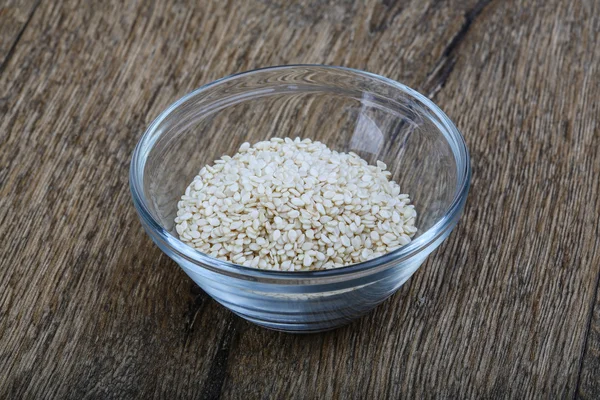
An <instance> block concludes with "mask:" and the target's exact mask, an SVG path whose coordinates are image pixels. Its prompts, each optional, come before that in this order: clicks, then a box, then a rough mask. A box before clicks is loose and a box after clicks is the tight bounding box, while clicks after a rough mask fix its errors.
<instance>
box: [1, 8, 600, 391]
mask: <svg viewBox="0 0 600 400" xmlns="http://www.w3.org/2000/svg"><path fill="white" fill-rule="evenodd" d="M195 3H198V4H195ZM0 4H1V5H0V63H1V64H0V115H1V119H0V221H1V225H0V243H1V246H2V257H1V261H0V265H1V268H0V397H1V398H14V399H20V398H73V399H80V398H132V397H137V398H150V397H159V398H181V397H184V398H185V397H195V398H217V397H219V396H221V397H222V398H246V399H252V398H288V397H290V398H307V399H311V398H316V397H317V396H319V397H321V398H331V397H333V398H340V399H345V398H373V399H378V398H385V397H390V398H398V397H403V398H423V397H425V398H428V397H447V398H465V397H468V398H499V397H512V398H557V397H561V398H565V397H568V398H572V397H581V398H590V399H592V398H596V399H598V398H600V296H599V295H598V290H599V288H598V282H599V278H600V241H599V237H600V228H599V219H600V177H599V176H600V126H599V119H600V118H599V117H600V2H598V1H595V0H582V1H574V2H569V1H557V0H527V1H517V0H509V1H503V0H491V1H490V0H481V1H475V0H464V1H459V2H450V1H434V0H425V1H421V0H410V1H390V0H383V1H375V0H373V1H368V2H364V4H363V2H362V1H354V2H353V1H336V2H333V1H320V0H304V1H302V2H299V3H294V4H293V5H287V4H288V2H287V1H285V0H279V1H274V0H264V1H259V0H250V1H200V2H194V1H189V2H184V1H169V2H150V1H142V0H140V1H128V2H119V1H102V2H100V1H79V2H76V1H50V0H43V1H39V0H12V1H11V0H8V1H6V0H3V1H2V2H0ZM291 63H323V64H333V65H343V66H348V67H354V68H359V69H364V70H367V71H371V72H374V73H378V74H381V75H385V76H387V77H390V78H392V79H395V80H398V81H401V82H404V83H406V84H407V85H409V86H411V87H414V88H416V89H418V90H420V91H421V92H422V93H425V94H427V95H428V96H430V97H431V98H432V99H433V100H434V101H435V102H436V103H437V104H438V105H439V106H440V107H441V108H442V109H443V110H445V111H446V112H447V114H448V115H449V116H450V117H451V118H452V119H453V120H454V121H455V122H456V124H457V125H458V127H459V129H461V131H462V132H463V134H464V136H465V138H466V141H467V144H468V146H469V149H470V151H471V156H472V166H473V181H472V189H471V192H470V194H469V199H468V201H467V206H466V210H465V215H464V217H463V219H462V220H461V222H460V224H459V226H458V227H457V229H456V230H455V231H454V232H453V233H452V235H451V236H450V238H449V239H448V240H447V241H446V242H445V243H444V244H443V245H442V246H441V247H440V248H439V249H438V250H437V251H436V252H435V253H433V254H432V256H431V257H430V258H429V259H428V261H427V263H426V264H424V265H423V267H422V268H421V269H420V270H419V271H418V272H417V273H416V274H415V275H414V276H413V277H412V278H411V280H410V281H409V282H408V283H407V284H406V285H404V286H403V287H402V288H401V289H400V291H399V292H398V293H397V294H396V295H394V296H393V297H391V298H390V299H389V300H388V301H386V302H385V303H384V304H382V305H381V306H379V307H378V308H377V309H376V310H375V311H374V312H373V313H371V314H369V315H368V316H366V317H364V318H362V319H361V320H358V321H357V322H355V323H353V324H351V325H349V326H347V327H344V328H341V329H338V330H335V331H332V332H328V333H324V334H314V335H305V336H295V335H289V334H283V333H277V332H271V331H267V330H264V329H261V328H258V327H256V326H254V325H251V324H249V323H247V322H245V321H243V320H241V319H239V318H237V317H235V316H233V315H232V313H230V312H229V311H227V310H226V309H224V308H223V307H221V306H220V305H218V304H216V303H215V302H214V301H212V300H211V299H210V298H209V297H208V296H207V295H206V294H204V293H203V292H202V291H201V290H200V289H198V288H197V287H196V286H195V285H194V284H193V283H192V281H191V280H190V279H189V278H188V277H187V276H185V275H184V273H183V272H182V271H181V270H180V269H179V268H178V267H177V265H176V264H175V263H174V262H172V261H171V260H170V259H168V258H167V257H166V256H165V255H164V254H162V253H161V252H160V251H159V249H158V248H157V247H156V246H154V245H153V244H152V242H151V241H150V239H149V238H148V237H147V236H146V235H145V233H144V232H143V231H142V228H141V225H140V223H139V221H138V219H137V216H136V214H135V212H134V209H133V206H132V203H131V199H130V195H129V188H128V170H129V160H130V155H131V152H132V150H133V148H134V146H135V144H136V142H137V141H138V139H139V138H140V136H141V134H142V133H143V131H144V129H145V128H146V126H147V125H148V124H149V122H150V121H151V120H152V119H153V118H154V117H155V116H156V115H157V114H158V113H159V112H160V111H161V110H163V109H164V108H165V107H166V106H167V105H169V104H170V103H171V102H173V101H174V100H175V99H177V98H178V97H180V96H182V95H183V94H185V93H187V92H189V91H190V90H192V89H193V88H196V87H198V86H200V85H202V84H204V83H207V82H210V81H212V80H214V79H217V78H219V77H222V76H225V75H228V74H231V73H234V72H239V71H244V70H249V69H252V68H256V67H261V66H268V65H277V64H291Z"/></svg>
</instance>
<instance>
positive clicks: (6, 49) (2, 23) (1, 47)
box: [0, 0, 39, 73]
mask: <svg viewBox="0 0 600 400" xmlns="http://www.w3.org/2000/svg"><path fill="white" fill-rule="evenodd" d="M38 4H39V1H37V0H3V1H2V2H0V73H2V71H3V70H4V66H5V64H6V62H7V61H8V59H9V58H10V55H11V53H12V52H13V51H14V47H15V46H16V44H17V42H18V41H19V39H20V37H21V35H22V34H23V31H24V30H25V28H26V27H27V24H28V23H29V21H30V20H31V17H32V16H33V13H34V11H35V9H36V7H37V6H38Z"/></svg>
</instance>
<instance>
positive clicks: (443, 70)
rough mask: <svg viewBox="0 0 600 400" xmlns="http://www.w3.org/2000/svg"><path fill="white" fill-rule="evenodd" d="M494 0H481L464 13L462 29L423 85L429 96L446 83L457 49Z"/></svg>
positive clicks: (451, 41) (449, 44)
mask: <svg viewBox="0 0 600 400" xmlns="http://www.w3.org/2000/svg"><path fill="white" fill-rule="evenodd" d="M491 2H492V0H480V1H479V2H477V4H475V6H474V7H473V8H472V9H470V10H469V11H467V12H466V13H465V14H464V19H465V20H464V22H463V24H462V25H461V27H460V29H459V30H458V32H456V34H455V35H454V36H453V37H452V39H451V40H450V43H448V45H447V46H446V47H445V48H444V50H443V51H442V57H441V58H440V60H439V61H438V62H437V64H436V65H435V67H434V68H433V70H432V71H431V72H430V73H429V74H427V77H426V78H425V83H424V85H423V87H424V88H425V90H424V91H425V92H426V93H427V96H429V97H433V96H435V95H436V94H437V93H438V92H439V91H440V90H441V89H442V88H443V87H444V86H445V85H446V81H447V80H448V77H449V76H450V74H451V73H452V71H453V70H454V66H455V65H456V54H455V52H456V49H457V48H458V46H459V45H460V43H462V42H463V41H464V39H465V37H466V36H467V33H468V32H469V30H470V29H471V26H473V23H474V22H475V20H476V19H477V17H479V16H480V15H481V13H482V12H483V10H484V9H485V8H486V7H487V6H488V5H490V4H491Z"/></svg>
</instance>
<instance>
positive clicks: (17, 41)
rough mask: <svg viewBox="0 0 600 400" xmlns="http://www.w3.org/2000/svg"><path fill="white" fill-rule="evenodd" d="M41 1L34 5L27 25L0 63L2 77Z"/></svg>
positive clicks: (26, 22)
mask: <svg viewBox="0 0 600 400" xmlns="http://www.w3.org/2000/svg"><path fill="white" fill-rule="evenodd" d="M41 1H42V0H37V1H36V2H35V4H34V5H33V7H32V8H31V11H30V12H29V15H28V16H27V21H25V23H24V24H23V27H22V28H21V30H20V31H19V33H18V34H17V37H16V38H15V40H14V42H13V44H12V45H11V46H10V48H9V49H8V52H7V53H6V56H5V57H4V60H2V62H1V63H0V75H2V73H3V72H4V69H5V68H6V66H7V65H8V63H9V61H10V59H11V58H12V56H13V54H14V52H15V49H16V48H17V44H18V43H19V41H20V40H21V37H22V36H23V33H24V32H25V29H27V27H28V26H29V22H30V21H31V19H32V18H33V14H34V13H35V10H37V8H38V6H39V5H40V2H41Z"/></svg>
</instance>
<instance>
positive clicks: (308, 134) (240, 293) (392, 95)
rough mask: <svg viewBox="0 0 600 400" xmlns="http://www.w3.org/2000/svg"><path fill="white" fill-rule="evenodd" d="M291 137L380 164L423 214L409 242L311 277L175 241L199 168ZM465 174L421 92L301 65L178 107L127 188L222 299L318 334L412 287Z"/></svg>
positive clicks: (252, 317) (234, 79) (441, 233)
mask: <svg viewBox="0 0 600 400" xmlns="http://www.w3.org/2000/svg"><path fill="white" fill-rule="evenodd" d="M296 136H299V137H301V138H310V139H313V140H319V141H321V142H323V143H325V144H326V145H327V146H329V147H330V148H332V149H334V150H338V151H343V152H348V151H353V152H355V153H357V154H358V155H360V156H361V157H363V158H364V159H366V160H367V161H369V163H372V164H374V163H375V161H376V160H381V161H383V162H385V163H386V164H387V165H388V169H389V170H390V171H391V172H392V179H394V180H396V181H397V182H398V183H399V184H400V187H401V189H402V193H408V194H410V197H411V199H412V201H413V204H414V205H415V208H416V210H417V213H418V217H417V226H418V228H419V230H418V232H417V234H416V236H415V237H414V238H413V241H412V242H411V243H409V244H408V245H406V246H404V247H401V248H400V249H398V250H396V251H394V252H392V253H388V254H386V255H384V256H382V257H379V258H376V259H373V260H370V261H367V262H364V263H360V264H354V265H351V266H347V267H344V268H338V269H333V270H327V271H314V272H279V271H264V270H258V269H253V268H248V267H244V266H240V265H236V264H232V263H228V262H224V261H221V260H218V259H215V258H212V257H210V256H208V255H207V254H203V253H201V252H199V251H197V250H195V249H193V248H191V247H189V246H187V245H186V244H184V243H182V242H181V241H179V239H178V237H177V233H176V231H175V226H174V221H173V220H174V218H175V216H176V212H177V202H178V201H179V199H180V197H181V195H182V194H183V193H184V191H185V189H186V187H187V186H188V185H189V183H190V182H191V181H192V179H193V178H194V176H195V175H196V174H197V173H198V171H199V170H200V169H201V168H202V167H203V166H204V165H206V164H212V163H213V162H214V160H216V159H218V158H220V157H221V156H222V155H224V154H229V155H232V154H233V153H235V152H236V150H237V149H238V148H239V146H240V145H241V144H242V143H243V142H250V143H255V142H257V141H260V140H266V139H269V138H271V137H291V138H294V137H296ZM470 176H471V170H470V166H469V154H468V151H467V148H466V146H465V142H464V140H463V138H462V136H461V134H460V133H459V132H458V130H457V129H456V127H455V126H454V125H453V124H452V122H451V121H450V120H449V119H448V117H447V116H446V115H445V114H444V113H443V112H442V111H441V110H440V109H439V108H438V107H437V106H436V105H435V104H433V103H432V102H431V101H430V100H429V99H427V98H426V97H425V96H423V95H421V94H419V93H417V92H415V91H414V90H412V89H410V88H408V87H406V86H404V85H402V84H400V83H397V82H394V81H392V80H390V79H387V78H383V77H381V76H378V75H374V74H371V73H367V72H363V71H358V70H352V69H348V68H339V67H329V66H319V65H294V66H281V67H272V68H265V69H259V70H255V71H250V72H245V73H241V74H238V75H233V76H230V77H227V78H224V79H221V80H218V81H216V82H213V83H210V84H208V85H206V86H203V87H201V88H199V89H197V90H195V91H194V92H192V93H190V94H188V95H186V96H184V97H183V98H182V99H180V100H179V101H177V102H176V103H174V104H173V105H171V106H170V107H169V108H168V109H167V110H166V111H164V112H163V113H162V114H161V115H160V116H159V117H158V118H157V119H156V120H155V121H154V122H153V123H152V125H150V127H149V128H148V130H147V131H146V133H145V134H144V136H143V137H142V139H141V140H140V142H139V143H138V145H137V147H136V149H135V151H134V153H133V159H132V161H131V171H130V184H131V192H132V196H133V202H134V204H135V207H136V209H137V212H138V214H139V216H140V220H141V221H142V225H143V226H144V229H145V230H146V232H147V233H148V234H149V235H150V237H151V238H152V240H154V242H155V243H156V244H157V245H158V246H159V247H160V248H161V250H162V251H164V252H165V253H166V254H167V255H168V256H169V257H171V258H172V259H173V260H174V261H175V262H177V263H178V264H179V265H180V266H181V268H183V270H184V271H185V272H186V273H187V274H188V275H189V276H190V277H191V278H192V279H193V280H194V281H195V282H196V283H197V284H198V285H199V286H200V287H201V288H202V289H203V290H204V291H206V292H207V293H208V294H209V295H210V296H212V297H213V298H214V299H215V300H216V301H218V302H219V303H221V304H223V305H224V306H225V307H227V308H229V309H230V310H231V311H233V312H234V313H236V314H238V315H239V316H241V317H243V318H245V319H247V320H249V321H252V322H254V323H256V324H258V325H262V326H264V327H267V328H271V329H277V330H282V331H288V332H314V331H322V330H327V329H332V328H335V327H337V326H340V325H343V324H346V323H347V322H349V321H351V320H353V319H355V318H357V317H359V316H361V315H363V314H365V313H366V312H368V311H369V310H371V309H372V308H373V307H375V306H376V305H377V304H379V303H381V302H382V301H383V300H385V299H386V298H387V297H389V296H390V295H391V294H392V293H394V292H395V291H396V290H397V289H398V288H399V287H400V286H401V285H402V284H403V283H404V282H406V280H407V279H408V278H409V277H410V276H411V275H412V274H413V273H414V272H415V271H416V270H417V268H419V266H420V265H421V264H422V263H423V261H424V260H425V258H426V257H427V256H428V255H429V254H430V253H431V252H432V251H433V250H434V249H435V248H436V247H437V246H439V245H440V243H442V241H443V240H444V239H446V237H447V236H448V235H449V234H450V232H451V231H452V229H453V228H454V226H455V225H456V223H457V221H458V219H459V218H460V216H461V214H462V210H463V206H464V204H465V199H466V196H467V192H468V189H469V182H470Z"/></svg>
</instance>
